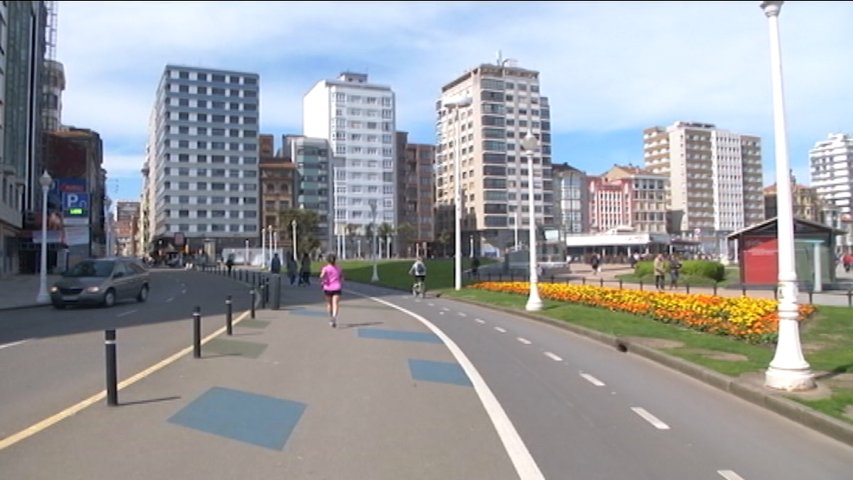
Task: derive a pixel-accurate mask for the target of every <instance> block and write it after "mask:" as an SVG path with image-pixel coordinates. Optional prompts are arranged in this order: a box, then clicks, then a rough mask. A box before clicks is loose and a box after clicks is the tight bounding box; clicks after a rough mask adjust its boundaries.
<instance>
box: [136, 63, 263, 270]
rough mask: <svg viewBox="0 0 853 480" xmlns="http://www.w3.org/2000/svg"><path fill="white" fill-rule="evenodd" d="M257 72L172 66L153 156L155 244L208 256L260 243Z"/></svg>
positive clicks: (156, 116) (160, 97)
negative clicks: (252, 243) (251, 242)
mask: <svg viewBox="0 0 853 480" xmlns="http://www.w3.org/2000/svg"><path fill="white" fill-rule="evenodd" d="M258 82H259V78H258V75H257V74H255V73H246V72H234V71H225V70H216V69H210V68H199V67H187V66H177V65H167V66H166V68H165V70H164V71H163V75H162V77H161V80H160V85H159V86H158V88H157V98H156V101H155V104H154V113H153V115H152V122H151V125H150V129H151V131H150V135H149V144H148V147H147V148H148V152H147V171H148V173H147V176H148V177H149V179H148V183H149V186H150V187H149V188H150V191H149V197H148V199H147V200H148V201H149V202H150V204H151V208H150V212H149V223H150V225H151V227H150V229H151V232H150V241H151V242H152V243H157V245H158V246H163V245H164V244H170V243H171V244H173V246H176V247H181V246H182V245H183V244H184V242H186V243H185V245H186V249H187V250H188V251H191V252H198V251H200V250H201V249H202V248H203V249H204V252H205V253H206V254H208V255H209V256H210V258H215V255H216V254H217V253H219V252H221V250H222V248H225V247H228V248H238V247H239V248H243V247H244V245H245V241H246V240H255V241H257V239H259V227H258V224H259V219H258V110H259V106H258V93H259V87H258Z"/></svg>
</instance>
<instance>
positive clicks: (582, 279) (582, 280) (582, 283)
mask: <svg viewBox="0 0 853 480" xmlns="http://www.w3.org/2000/svg"><path fill="white" fill-rule="evenodd" d="M581 285H586V277H581Z"/></svg>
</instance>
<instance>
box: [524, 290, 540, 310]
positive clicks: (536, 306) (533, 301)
mask: <svg viewBox="0 0 853 480" xmlns="http://www.w3.org/2000/svg"><path fill="white" fill-rule="evenodd" d="M542 307H543V305H542V299H541V298H539V289H537V288H536V287H535V286H533V287H531V288H530V296H529V297H527V305H525V306H524V309H525V310H527V311H528V312H538V311H539V310H542Z"/></svg>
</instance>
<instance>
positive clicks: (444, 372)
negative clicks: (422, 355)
mask: <svg viewBox="0 0 853 480" xmlns="http://www.w3.org/2000/svg"><path fill="white" fill-rule="evenodd" d="M409 371H410V372H412V378H414V379H415V380H423V381H425V382H439V383H450V384H453V385H462V386H465V387H470V386H471V380H470V379H469V378H468V375H466V374H465V370H463V369H462V367H461V366H459V364H458V363H448V362H433V361H430V360H414V359H409Z"/></svg>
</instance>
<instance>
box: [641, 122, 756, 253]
mask: <svg viewBox="0 0 853 480" xmlns="http://www.w3.org/2000/svg"><path fill="white" fill-rule="evenodd" d="M643 153H644V157H645V165H646V167H647V169H649V170H650V171H651V172H652V173H657V174H662V175H665V176H667V177H668V178H669V190H668V195H667V199H666V200H667V205H668V208H669V210H670V219H669V220H670V221H669V229H670V233H672V234H676V235H692V236H695V237H701V238H707V239H708V241H707V243H708V245H707V246H708V247H711V246H714V245H718V244H720V243H723V244H724V242H723V241H722V239H723V238H725V235H727V234H728V233H731V232H734V231H737V230H740V229H742V228H744V227H746V226H749V225H754V224H756V223H759V222H761V221H762V220H763V219H764V199H763V194H762V190H763V186H762V167H761V139H760V138H758V137H754V136H749V135H740V134H737V133H732V132H728V131H726V130H721V129H718V128H716V127H715V126H714V125H712V124H709V123H689V122H676V123H674V124H673V125H670V126H668V127H652V128H648V129H646V130H644V131H643ZM715 248H716V247H714V249H715ZM714 249H712V250H714Z"/></svg>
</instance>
